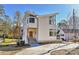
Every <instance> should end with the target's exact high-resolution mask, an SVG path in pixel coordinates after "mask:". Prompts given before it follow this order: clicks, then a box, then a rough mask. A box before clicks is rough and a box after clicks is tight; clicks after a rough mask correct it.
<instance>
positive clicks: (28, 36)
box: [22, 13, 57, 44]
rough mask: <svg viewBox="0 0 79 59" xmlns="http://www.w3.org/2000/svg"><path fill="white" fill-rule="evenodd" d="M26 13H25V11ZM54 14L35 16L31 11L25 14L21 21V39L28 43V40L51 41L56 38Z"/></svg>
mask: <svg viewBox="0 0 79 59" xmlns="http://www.w3.org/2000/svg"><path fill="white" fill-rule="evenodd" d="M26 14H27V13H26ZM56 15H57V14H47V15H41V16H37V15H35V14H33V13H29V14H28V16H27V15H26V19H25V21H24V23H23V36H22V40H23V41H24V42H25V43H26V44H29V42H31V43H33V42H35V41H36V42H37V43H40V42H51V41H53V40H56Z"/></svg>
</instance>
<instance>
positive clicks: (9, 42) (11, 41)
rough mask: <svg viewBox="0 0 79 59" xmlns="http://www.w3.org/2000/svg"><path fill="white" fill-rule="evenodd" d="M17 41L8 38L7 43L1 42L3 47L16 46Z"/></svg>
mask: <svg viewBox="0 0 79 59" xmlns="http://www.w3.org/2000/svg"><path fill="white" fill-rule="evenodd" d="M16 40H17V39H8V38H5V42H1V43H0V44H1V45H10V44H16V42H17V41H16Z"/></svg>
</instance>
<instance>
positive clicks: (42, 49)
mask: <svg viewBox="0 0 79 59" xmlns="http://www.w3.org/2000/svg"><path fill="white" fill-rule="evenodd" d="M67 45H69V43H66V44H46V45H41V46H34V47H31V48H26V49H24V50H22V51H21V52H18V53H16V55H43V54H46V53H48V52H49V51H50V50H55V49H57V48H61V47H64V46H67Z"/></svg>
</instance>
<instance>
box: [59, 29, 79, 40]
mask: <svg viewBox="0 0 79 59" xmlns="http://www.w3.org/2000/svg"><path fill="white" fill-rule="evenodd" d="M58 36H59V38H60V39H63V40H72V39H74V38H75V37H74V36H76V38H79V29H76V30H75V33H74V30H73V29H60V30H59V32H58Z"/></svg>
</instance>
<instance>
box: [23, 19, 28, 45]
mask: <svg viewBox="0 0 79 59" xmlns="http://www.w3.org/2000/svg"><path fill="white" fill-rule="evenodd" d="M27 25H28V24H27V20H25V21H24V23H23V36H22V40H23V41H24V42H25V44H28V38H27Z"/></svg>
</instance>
